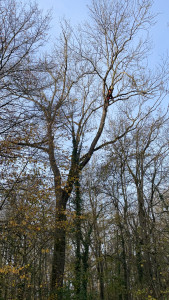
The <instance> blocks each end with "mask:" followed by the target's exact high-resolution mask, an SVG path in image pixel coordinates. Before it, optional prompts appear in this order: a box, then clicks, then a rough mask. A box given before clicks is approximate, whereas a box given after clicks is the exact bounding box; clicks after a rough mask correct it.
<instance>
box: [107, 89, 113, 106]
mask: <svg viewBox="0 0 169 300" xmlns="http://www.w3.org/2000/svg"><path fill="white" fill-rule="evenodd" d="M112 92H113V89H112V88H111V87H109V89H108V93H107V96H106V102H107V104H108V105H109V100H110V99H113V96H112Z"/></svg>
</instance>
